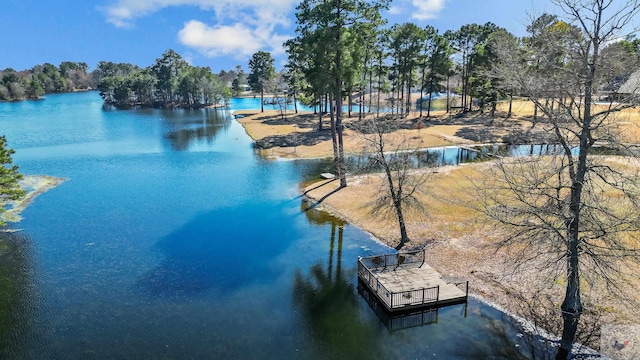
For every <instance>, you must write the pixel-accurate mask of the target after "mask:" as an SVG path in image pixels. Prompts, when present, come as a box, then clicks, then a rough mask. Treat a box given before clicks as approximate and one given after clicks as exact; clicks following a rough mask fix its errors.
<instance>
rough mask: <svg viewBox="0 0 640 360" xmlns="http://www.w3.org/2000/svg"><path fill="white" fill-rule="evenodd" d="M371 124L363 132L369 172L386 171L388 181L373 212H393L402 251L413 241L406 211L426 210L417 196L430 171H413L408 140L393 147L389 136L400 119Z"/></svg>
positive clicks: (375, 121) (373, 120)
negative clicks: (408, 227) (410, 236)
mask: <svg viewBox="0 0 640 360" xmlns="http://www.w3.org/2000/svg"><path fill="white" fill-rule="evenodd" d="M368 125H369V126H368V127H367V128H366V129H365V130H364V131H363V132H362V136H363V138H364V139H365V143H366V144H367V146H366V148H365V152H366V156H367V157H368V159H369V164H368V166H369V167H370V168H369V169H366V171H382V172H383V175H384V179H385V181H383V184H384V185H383V186H384V188H383V189H381V190H380V191H379V192H378V198H376V199H375V200H374V202H373V210H372V212H373V214H374V215H384V214H387V213H389V212H392V213H393V215H394V216H395V218H396V220H397V221H398V229H399V231H400V242H399V244H398V245H397V246H396V249H400V248H402V247H403V246H404V245H405V244H406V243H407V242H409V241H410V239H409V235H408V232H407V225H406V222H405V215H404V211H405V210H407V209H411V208H417V209H422V204H421V203H420V201H419V200H418V198H417V197H416V195H417V194H418V193H419V192H422V191H423V186H424V184H425V182H426V181H427V179H428V174H429V173H430V171H428V170H425V169H414V168H413V166H412V164H413V151H411V149H410V147H409V144H407V141H406V139H402V140H401V141H399V142H397V143H396V144H395V145H392V144H391V142H390V139H389V134H390V133H392V132H393V131H394V130H397V127H398V121H397V119H395V118H394V117H392V116H389V117H386V118H376V119H372V120H370V122H369V123H368Z"/></svg>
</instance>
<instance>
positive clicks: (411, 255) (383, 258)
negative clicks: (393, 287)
mask: <svg viewBox="0 0 640 360" xmlns="http://www.w3.org/2000/svg"><path fill="white" fill-rule="evenodd" d="M425 257H426V253H425V250H424V249H423V250H416V251H408V252H402V253H396V254H386V255H377V256H369V257H364V258H359V260H358V261H359V262H362V264H364V266H366V267H367V268H368V269H379V268H382V270H386V269H395V268H397V267H398V266H401V265H408V264H418V263H419V264H420V266H419V267H422V265H424V263H425Z"/></svg>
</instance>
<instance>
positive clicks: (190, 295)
mask: <svg viewBox="0 0 640 360" xmlns="http://www.w3.org/2000/svg"><path fill="white" fill-rule="evenodd" d="M240 102H246V100H234V101H232V102H231V110H233V109H234V104H236V106H237V108H247V107H248V106H249V105H246V103H245V104H244V105H240ZM257 104H259V103H257ZM231 110H211V109H210V110H204V109H202V110H172V111H166V110H151V109H145V110H128V111H116V110H107V109H104V108H103V107H102V102H101V99H100V97H99V96H98V94H97V93H95V92H87V93H76V94H61V95H50V96H47V98H46V99H45V100H42V101H35V102H33V101H31V102H20V103H0V135H1V134H4V135H6V136H7V139H8V142H9V145H10V147H12V148H13V149H15V151H16V152H15V154H14V161H15V163H16V164H18V165H19V166H20V170H21V172H23V173H25V174H47V175H52V176H57V177H61V178H66V179H68V180H67V181H66V182H64V183H62V184H61V185H60V186H58V187H57V188H55V189H53V190H50V191H49V192H47V193H45V194H43V195H40V196H39V197H38V198H37V199H36V200H35V201H34V202H33V203H32V204H31V205H30V206H29V207H28V208H27V210H26V211H25V212H24V213H23V217H24V219H23V220H22V221H21V222H20V223H17V224H13V225H11V227H13V228H15V229H21V231H19V232H16V233H12V234H2V235H0V236H1V237H2V239H3V240H4V243H5V244H7V245H8V248H7V247H6V246H4V247H0V305H1V306H0V359H409V358H424V359H427V358H429V359H431V358H434V359H469V358H492V359H513V358H523V359H526V358H531V357H532V356H531V350H530V349H531V348H530V346H532V345H531V344H530V343H527V341H526V339H527V336H522V334H521V330H520V329H519V327H518V325H517V324H516V323H515V322H514V321H512V320H511V318H510V317H508V316H506V315H505V314H503V313H501V312H499V311H497V310H496V309H494V308H492V307H489V306H487V305H485V304H484V303H482V302H479V301H476V300H473V299H472V300H470V301H469V303H468V304H467V305H456V306H450V307H446V308H442V309H440V310H438V311H437V314H436V317H435V321H433V318H431V319H432V321H429V324H420V325H419V326H413V327H408V328H402V327H400V328H398V327H397V326H390V325H389V324H391V323H393V321H392V320H393V319H391V320H390V319H388V318H385V317H384V316H383V315H380V314H377V313H376V312H375V311H374V310H373V309H372V307H371V306H370V305H369V303H368V302H367V300H366V298H365V297H363V296H362V295H361V294H360V293H359V292H358V286H357V274H356V271H357V266H356V259H357V257H358V256H367V255H372V254H375V253H380V252H390V251H391V250H390V249H388V248H387V247H385V246H383V245H381V244H379V243H377V242H375V241H374V240H373V239H371V237H370V236H369V235H368V234H366V233H364V232H363V231H361V230H360V229H358V228H356V227H353V226H351V225H349V224H346V223H343V222H341V221H340V220H338V219H335V218H331V217H329V216H327V215H326V214H323V213H320V212H317V211H308V212H305V211H303V210H302V209H303V208H304V205H303V202H302V199H301V197H300V196H299V194H300V191H299V189H300V184H301V182H304V181H307V180H309V179H312V178H314V177H316V176H317V175H318V174H320V173H322V172H325V171H330V169H331V166H330V164H328V163H327V162H326V161H321V160H313V161H310V160H309V161H272V160H265V159H262V158H260V157H259V156H258V155H256V153H255V152H254V150H253V147H252V141H251V139H250V138H249V137H248V136H247V135H246V133H245V132H244V129H243V128H242V127H241V126H240V125H239V124H238V123H237V122H235V121H234V120H233V118H232V115H231V112H230V111H231ZM430 256H437V254H431V255H430ZM431 315H433V313H431ZM431 315H430V316H431ZM396 325H397V324H396ZM535 343H536V342H535V341H534V343H533V344H534V345H533V346H534V347H535V346H536V345H535Z"/></svg>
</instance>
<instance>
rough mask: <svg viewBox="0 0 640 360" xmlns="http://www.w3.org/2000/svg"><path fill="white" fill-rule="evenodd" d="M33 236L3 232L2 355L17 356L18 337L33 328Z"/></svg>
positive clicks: (0, 241)
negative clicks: (30, 237)
mask: <svg viewBox="0 0 640 360" xmlns="http://www.w3.org/2000/svg"><path fill="white" fill-rule="evenodd" d="M30 245H31V239H29V238H28V237H27V236H26V235H25V234H24V233H23V232H16V233H5V232H0V358H3V356H8V357H9V358H17V355H16V353H17V351H19V346H18V344H16V341H19V339H22V338H24V334H25V333H27V332H29V331H30V330H33V326H34V324H33V310H34V306H33V304H32V303H30V302H33V301H34V299H35V298H36V296H35V294H34V291H33V289H34V288H33V279H32V277H31V274H32V272H31V267H32V266H33V265H32V264H31V258H32V254H31V251H32V249H31V246H30Z"/></svg>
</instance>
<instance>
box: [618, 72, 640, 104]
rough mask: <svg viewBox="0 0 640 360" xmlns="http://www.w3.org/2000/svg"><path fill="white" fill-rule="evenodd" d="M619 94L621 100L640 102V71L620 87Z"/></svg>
mask: <svg viewBox="0 0 640 360" xmlns="http://www.w3.org/2000/svg"><path fill="white" fill-rule="evenodd" d="M617 93H618V96H619V97H620V99H629V101H633V102H637V101H638V100H640V70H638V71H636V72H634V73H633V74H631V76H629V79H628V80H627V81H625V82H624V84H622V86H620V88H619V89H618V91H617Z"/></svg>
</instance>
